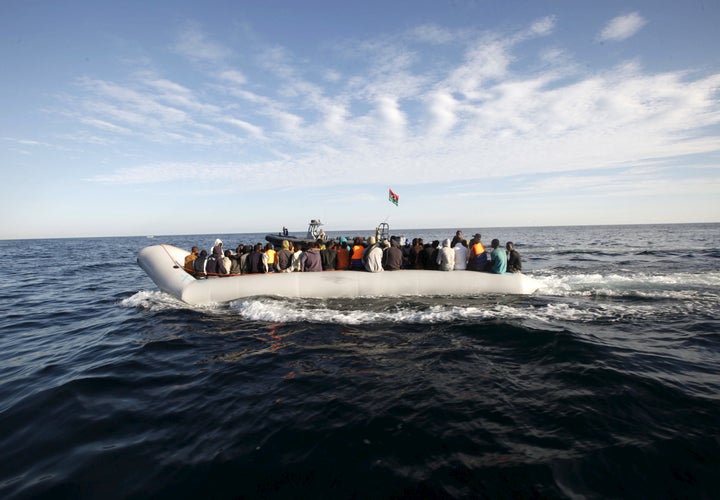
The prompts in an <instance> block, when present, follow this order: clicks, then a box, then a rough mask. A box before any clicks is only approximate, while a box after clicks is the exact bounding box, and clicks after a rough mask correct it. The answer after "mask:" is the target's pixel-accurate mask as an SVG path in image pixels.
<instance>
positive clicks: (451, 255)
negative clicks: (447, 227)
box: [435, 238, 455, 271]
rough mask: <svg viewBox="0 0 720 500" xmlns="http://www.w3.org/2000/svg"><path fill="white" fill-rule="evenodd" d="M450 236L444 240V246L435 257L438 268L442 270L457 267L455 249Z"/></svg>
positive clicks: (450, 269)
mask: <svg viewBox="0 0 720 500" xmlns="http://www.w3.org/2000/svg"><path fill="white" fill-rule="evenodd" d="M450 243H452V242H451V241H450V238H447V239H445V240H443V244H442V248H441V249H440V250H438V255H437V257H436V259H435V263H436V264H437V266H438V267H437V268H438V269H439V270H440V271H452V270H453V269H455V250H454V249H453V248H452V247H451V246H450Z"/></svg>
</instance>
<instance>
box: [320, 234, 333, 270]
mask: <svg viewBox="0 0 720 500" xmlns="http://www.w3.org/2000/svg"><path fill="white" fill-rule="evenodd" d="M320 257H321V260H322V268H323V271H334V270H335V266H336V264H337V249H336V248H335V242H334V241H333V240H330V241H328V242H327V244H326V245H325V248H324V249H323V250H320Z"/></svg>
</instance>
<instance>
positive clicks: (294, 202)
mask: <svg viewBox="0 0 720 500" xmlns="http://www.w3.org/2000/svg"><path fill="white" fill-rule="evenodd" d="M718 26H720V3H718V2H715V1H713V2H710V1H696V0H688V1H685V2H677V1H664V0H663V1H646V2H628V1H622V2H620V1H603V2H595V1H579V0H568V1H564V0H558V1H537V0H536V1H505V2H497V1H489V0H485V1H483V0H448V1H443V0H433V1H425V0H415V1H389V2H388V1H382V2H376V1H364V2H342V1H325V2H321V1H305V2H301V1H290V0H288V1H273V0H265V1H259V0H258V1H225V2H223V1H205V2H175V1H172V2H171V1H162V0H160V1H152V2H146V1H126V2H106V1H97V0H95V1H87V2H78V1H67V2H50V1H47V2H36V1H27V0H23V1H15V0H5V1H3V2H2V3H0V36H1V37H2V42H1V44H0V62H1V66H0V67H2V73H3V75H2V78H0V104H1V109H2V113H0V168H1V169H2V177H3V180H4V190H3V196H2V198H1V200H2V201H0V208H1V209H2V210H3V213H4V214H5V216H4V218H3V219H4V220H3V223H2V224H0V238H36V237H75V236H113V235H145V234H154V235H162V234H197V233H203V234H205V233H241V232H264V231H277V230H279V229H280V228H281V227H282V226H283V225H286V226H288V227H289V228H290V229H291V230H292V231H304V229H305V228H306V226H307V222H308V220H309V219H311V218H321V219H322V220H323V221H324V222H325V224H326V230H329V231H333V230H343V229H362V228H368V229H370V228H373V227H375V226H376V225H377V223H379V222H381V221H385V220H387V221H388V222H389V223H390V226H391V227H395V228H427V227H458V228H472V227H479V228H483V227H497V226H537V225H569V224H620V223H659V222H717V221H720V50H718V48H719V47H720V30H718V28H717V27H718ZM388 188H392V189H393V190H394V191H395V192H396V193H398V194H399V195H400V203H399V206H397V207H395V206H394V205H392V204H390V203H389V202H388V200H387V191H388Z"/></svg>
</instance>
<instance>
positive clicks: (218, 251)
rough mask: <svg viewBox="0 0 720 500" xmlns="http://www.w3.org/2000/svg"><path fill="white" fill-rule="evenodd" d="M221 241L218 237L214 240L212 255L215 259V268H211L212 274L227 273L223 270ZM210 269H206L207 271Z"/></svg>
mask: <svg viewBox="0 0 720 500" xmlns="http://www.w3.org/2000/svg"><path fill="white" fill-rule="evenodd" d="M222 246H223V242H222V240H220V239H219V238H218V239H216V240H215V245H213V249H212V257H213V259H214V260H215V269H213V270H212V273H213V274H227V271H226V270H225V263H224V262H223V257H224V255H223V247H222ZM210 272H211V271H210V270H209V269H208V273H210Z"/></svg>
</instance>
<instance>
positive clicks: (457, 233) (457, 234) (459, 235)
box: [450, 229, 465, 248]
mask: <svg viewBox="0 0 720 500" xmlns="http://www.w3.org/2000/svg"><path fill="white" fill-rule="evenodd" d="M461 241H465V238H463V234H462V231H460V230H459V229H458V230H457V231H455V236H453V239H452V243H450V248H455V245H457V244H458V243H460V242H461Z"/></svg>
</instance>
